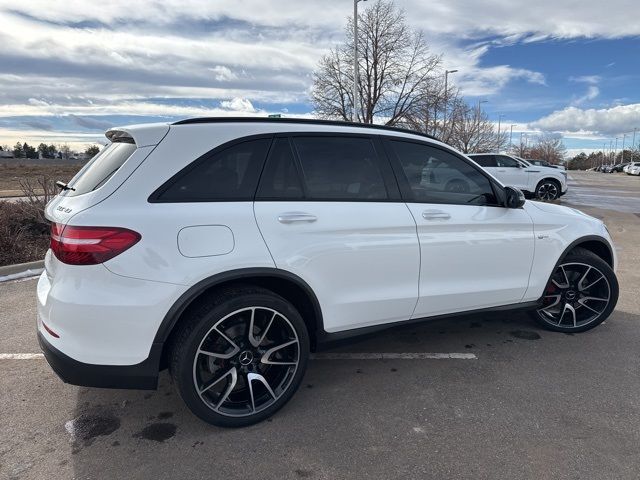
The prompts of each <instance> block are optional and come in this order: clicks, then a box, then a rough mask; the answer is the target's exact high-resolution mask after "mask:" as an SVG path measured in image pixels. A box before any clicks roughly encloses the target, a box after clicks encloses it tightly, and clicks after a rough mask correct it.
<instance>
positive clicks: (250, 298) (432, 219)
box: [37, 118, 618, 426]
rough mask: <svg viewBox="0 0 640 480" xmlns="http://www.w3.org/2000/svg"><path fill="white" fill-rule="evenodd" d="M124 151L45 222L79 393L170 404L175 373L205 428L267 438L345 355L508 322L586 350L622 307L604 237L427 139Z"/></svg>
mask: <svg viewBox="0 0 640 480" xmlns="http://www.w3.org/2000/svg"><path fill="white" fill-rule="evenodd" d="M107 137H108V139H109V140H110V141H111V142H112V143H111V144H110V145H109V146H108V147H106V148H105V149H103V150H102V151H101V152H100V153H99V154H98V155H97V156H96V157H94V158H93V159H92V160H91V161H90V162H89V163H88V164H87V165H86V166H85V167H84V168H83V169H82V170H81V171H80V172H79V173H78V175H76V177H74V178H73V179H72V180H71V182H70V183H69V184H68V185H64V184H61V187H62V188H63V191H62V192H61V193H60V195H58V196H56V197H55V198H54V199H53V200H52V201H51V202H50V203H49V204H48V205H47V208H46V216H47V218H48V219H49V220H51V221H52V222H53V225H52V232H51V249H50V250H49V251H48V252H47V255H46V259H45V272H44V273H43V274H42V276H41V277H40V280H39V282H38V289H37V304H38V322H37V328H38V338H39V341H40V345H41V347H42V349H43V351H44V353H45V356H46V358H47V360H48V362H49V364H50V365H51V367H52V368H53V369H54V370H55V371H56V372H57V373H58V375H59V376H60V377H61V378H62V379H63V380H64V381H66V382H69V383H73V384H76V385H86V386H93V387H112V388H145V389H153V388H156V385H157V380H158V373H159V371H160V370H161V369H163V368H165V367H168V368H169V370H170V372H171V375H172V377H173V380H174V383H175V385H176V387H177V389H178V391H179V393H180V395H181V397H182V398H183V400H184V401H185V402H186V404H187V405H188V406H189V408H190V409H191V410H192V411H193V412H194V413H195V414H196V415H197V416H199V417H200V418H201V419H203V420H205V421H207V422H210V423H213V424H216V425H221V426H242V425H249V424H251V423H255V422H258V421H260V420H263V419H265V418H267V417H268V416H270V415H272V414H273V413H274V412H276V411H277V410H278V409H279V408H280V407H282V406H283V405H284V404H285V403H286V402H287V401H288V400H289V399H290V398H291V396H292V395H293V394H294V392H295V390H296V389H297V388H298V386H299V385H300V382H301V381H302V377H303V375H304V372H305V369H306V365H307V360H308V358H309V352H310V350H312V349H315V348H317V346H318V345H321V344H323V343H325V342H328V341H330V340H332V339H342V338H345V337H348V336H353V335H358V334H362V333H367V332H371V331H373V330H377V329H381V328H386V327H389V326H391V325H397V324H402V323H406V322H412V321H419V320H423V319H427V318H440V317H442V316H445V315H452V314H460V313H462V312H472V311H478V310H482V311H490V310H492V309H499V310H505V309H521V310H527V311H530V312H531V314H532V315H533V316H534V317H535V319H536V320H537V321H538V322H540V323H541V324H542V325H544V326H545V327H546V328H549V329H551V330H556V331H560V332H581V331H585V330H588V329H590V328H593V327H594V326H596V325H598V324H599V323H601V322H602V321H603V320H605V319H606V318H607V317H608V316H609V314H610V313H611V312H612V311H613V309H614V307H615V305H616V302H617V298H618V283H617V280H616V275H615V273H614V268H615V264H616V255H615V249H614V248H613V245H612V241H611V237H610V236H609V233H608V231H607V229H606V227H605V225H604V224H603V223H602V222H601V221H600V220H598V219H595V218H592V217H589V216H587V215H585V214H583V213H581V212H579V211H577V210H574V209H572V208H567V207H563V206H559V205H553V204H546V203H540V202H525V199H524V197H523V195H522V193H521V192H520V191H518V190H516V189H514V188H511V187H505V186H503V184H502V183H500V182H499V181H498V180H496V179H495V178H494V177H492V176H491V175H489V174H488V173H487V172H486V171H485V170H483V169H482V168H480V167H479V166H478V165H477V164H476V163H474V162H472V161H470V160H469V159H468V158H467V157H465V156H464V155H462V154H460V153H459V152H457V151H455V150H453V149H451V148H450V147H448V146H447V145H445V144H443V143H441V142H438V141H436V140H434V139H432V138H430V137H427V136H425V135H420V134H417V133H413V132H410V131H406V130H399V129H393V128H386V127H380V126H373V125H368V126H365V125H360V124H348V123H339V122H321V121H303V120H289V119H286V120H285V119H283V120H267V119H228V118H223V119H216V118H214V119H193V120H184V121H181V122H177V123H172V124H153V125H142V126H133V127H125V128H115V129H112V130H109V131H108V132H107ZM513 170H514V171H519V170H520V169H517V168H513ZM550 178H551V177H550ZM554 178H555V177H554ZM51 408H53V407H51Z"/></svg>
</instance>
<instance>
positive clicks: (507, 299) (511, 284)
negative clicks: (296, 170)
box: [384, 138, 534, 318]
mask: <svg viewBox="0 0 640 480" xmlns="http://www.w3.org/2000/svg"><path fill="white" fill-rule="evenodd" d="M384 142H385V147H386V150H387V152H388V153H389V156H390V157H391V160H392V164H393V167H394V170H395V172H396V176H397V178H398V183H399V186H400V189H401V192H402V194H403V197H404V198H405V199H406V201H407V206H408V207H409V210H411V213H412V214H413V217H414V219H415V221H416V224H417V228H418V237H419V241H420V252H421V258H420V288H419V299H418V304H417V306H416V310H415V312H414V317H415V318H420V317H427V316H432V315H440V314H447V313H454V312H462V311H467V310H475V309H481V308H487V307H494V306H498V305H508V304H514V303H518V302H520V301H521V299H522V298H523V296H524V293H525V291H526V289H527V286H528V281H529V272H530V270H531V266H532V262H533V253H534V235H533V222H532V220H531V218H530V217H529V215H528V214H527V213H526V212H525V210H524V209H509V208H505V207H503V206H500V205H499V204H498V198H497V197H496V194H495V191H494V188H497V187H498V186H497V185H495V186H494V184H493V182H491V181H490V180H489V177H488V176H487V175H485V174H484V172H482V170H481V169H480V168H478V167H477V166H476V165H474V164H472V163H471V162H469V161H467V160H466V159H464V158H463V157H462V156H459V155H457V154H456V153H454V152H452V151H450V150H448V149H445V147H442V146H437V145H433V144H429V143H425V142H415V141H409V140H404V139H391V138H386V139H385V141H384ZM434 164H437V165H438V166H439V170H440V171H442V172H444V173H445V175H442V176H439V174H438V172H437V171H436V170H433V169H432V168H431V167H432V165H434ZM443 165H446V168H444V167H443ZM425 178H428V179H429V181H428V182H426V181H425Z"/></svg>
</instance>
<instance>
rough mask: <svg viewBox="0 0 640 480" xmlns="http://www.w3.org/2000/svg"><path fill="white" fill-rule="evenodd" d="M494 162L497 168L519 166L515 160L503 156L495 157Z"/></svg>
mask: <svg viewBox="0 0 640 480" xmlns="http://www.w3.org/2000/svg"><path fill="white" fill-rule="evenodd" d="M496 162H497V163H498V167H503V168H504V167H507V168H518V167H520V164H519V163H518V161H517V160H515V159H513V158H511V157H505V156H504V155H497V156H496Z"/></svg>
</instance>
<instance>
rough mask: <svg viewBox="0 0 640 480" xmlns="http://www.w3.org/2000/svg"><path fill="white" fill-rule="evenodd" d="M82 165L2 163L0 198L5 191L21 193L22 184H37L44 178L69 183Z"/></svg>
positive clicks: (0, 168)
mask: <svg viewBox="0 0 640 480" xmlns="http://www.w3.org/2000/svg"><path fill="white" fill-rule="evenodd" d="M81 168H82V165H56V164H51V165H24V164H19V163H16V164H14V163H11V164H9V163H0V196H2V193H3V191H8V190H11V191H12V193H11V194H12V195H15V193H16V191H21V190H22V187H21V182H24V181H31V182H37V181H38V180H39V179H41V178H42V177H48V178H51V179H53V180H54V181H55V180H61V181H63V182H65V183H66V182H68V181H69V180H71V179H72V178H73V176H74V175H75V174H76V173H78V170H80V169H81Z"/></svg>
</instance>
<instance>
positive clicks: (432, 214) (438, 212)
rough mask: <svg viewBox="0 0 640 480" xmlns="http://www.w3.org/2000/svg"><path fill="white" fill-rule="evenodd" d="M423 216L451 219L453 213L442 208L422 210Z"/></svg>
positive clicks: (432, 218) (425, 217)
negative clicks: (450, 213)
mask: <svg viewBox="0 0 640 480" xmlns="http://www.w3.org/2000/svg"><path fill="white" fill-rule="evenodd" d="M422 218H424V219H425V220H449V219H450V218H451V215H449V214H448V213H447V212H443V211H442V210H425V211H424V212H422Z"/></svg>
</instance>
